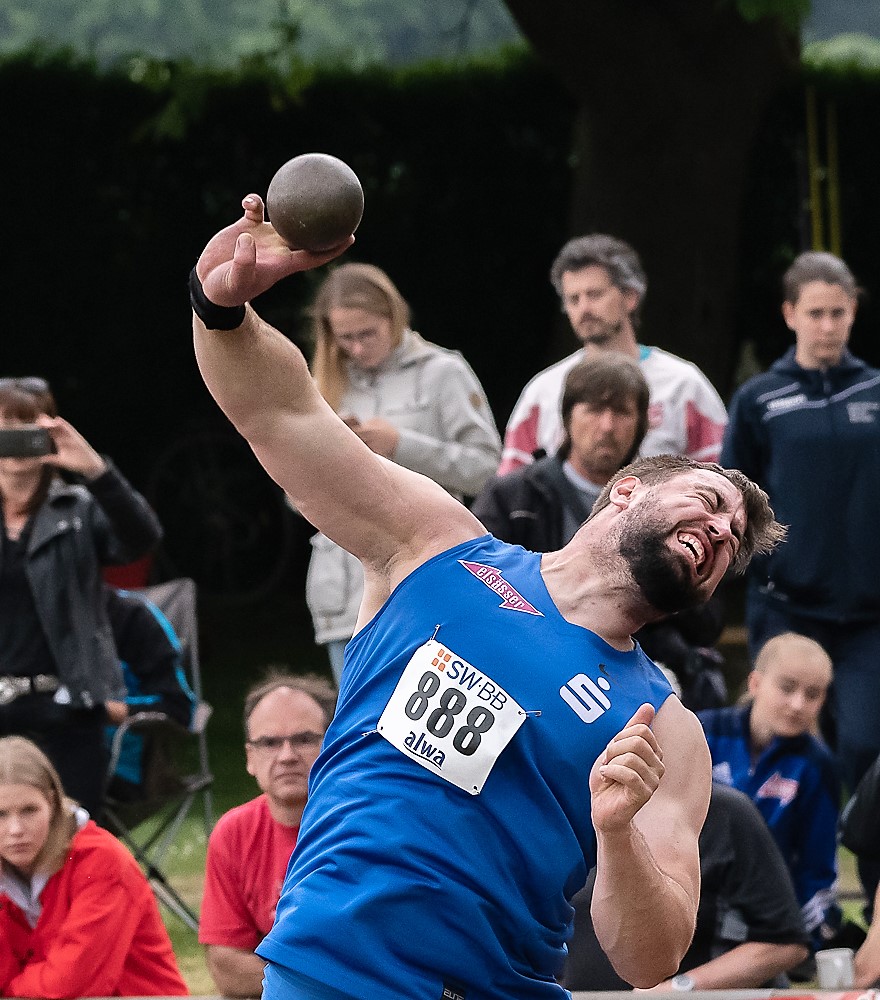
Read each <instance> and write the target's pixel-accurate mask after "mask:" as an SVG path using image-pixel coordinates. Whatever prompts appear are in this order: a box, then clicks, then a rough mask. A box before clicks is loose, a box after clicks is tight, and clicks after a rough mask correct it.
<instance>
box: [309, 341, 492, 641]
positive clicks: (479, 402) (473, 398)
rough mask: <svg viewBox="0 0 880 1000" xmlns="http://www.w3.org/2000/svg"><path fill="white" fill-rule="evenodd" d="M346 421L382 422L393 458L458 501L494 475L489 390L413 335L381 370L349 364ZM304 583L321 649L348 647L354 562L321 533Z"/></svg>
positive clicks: (358, 574)
mask: <svg viewBox="0 0 880 1000" xmlns="http://www.w3.org/2000/svg"><path fill="white" fill-rule="evenodd" d="M348 379H349V384H348V388H347V390H346V392H345V395H344V396H343V398H342V401H341V403H340V406H339V414H340V416H343V417H347V416H354V417H357V418H358V419H359V420H369V419H370V418H372V417H381V418H382V419H384V420H387V421H388V422H389V423H391V424H393V425H394V426H395V427H396V428H397V430H398V431H399V433H400V440H399V442H398V444H397V448H396V450H395V452H394V455H393V456H392V458H393V460H394V461H395V462H396V463H397V464H398V465H402V466H404V467H405V468H407V469H412V470H413V471H415V472H421V473H422V474H423V475H425V476H428V477H429V478H430V479H433V480H434V481H435V482H437V483H439V484H440V485H441V486H443V487H444V488H445V489H447V490H449V492H450V493H452V494H454V495H455V496H457V497H459V498H462V497H473V496H476V494H477V493H479V492H480V490H481V489H482V488H483V486H484V484H485V483H486V481H487V480H488V479H489V478H490V477H491V476H492V475H494V474H495V470H496V469H497V467H498V461H499V458H500V456H501V438H500V437H499V434H498V430H497V428H496V426H495V421H494V419H493V417H492V411H491V410H490V409H489V403H488V400H487V399H486V394H485V392H484V391H483V387H482V386H481V385H480V382H479V380H478V379H477V376H476V375H475V374H474V372H473V370H472V369H471V367H470V366H469V365H468V363H467V362H466V361H465V360H464V358H463V357H462V355H461V354H460V353H459V352H458V351H451V350H448V349H447V348H444V347H438V346H437V345H436V344H431V343H429V342H428V341H426V340H423V339H422V338H421V337H420V336H419V335H418V334H417V333H415V332H414V331H412V330H406V331H404V335H403V339H402V341H401V343H400V345H399V346H398V347H397V348H396V349H395V350H394V351H393V353H392V354H391V356H390V357H389V358H388V360H387V361H386V362H385V363H384V364H383V365H381V366H380V367H379V368H378V369H376V370H375V371H364V370H363V369H360V368H358V367H356V366H355V365H353V364H351V363H349V366H348ZM311 542H312V558H311V560H310V562H309V570H308V576H307V578H306V602H307V603H308V606H309V611H310V612H311V615H312V622H313V624H314V628H315V641H316V642H318V643H321V644H323V643H328V642H334V641H336V640H339V639H345V640H348V639H350V638H351V635H352V633H353V632H354V627H355V623H356V621H357V615H358V610H359V608H360V603H361V597H362V596H363V572H362V570H361V565H360V563H359V562H358V560H357V559H355V558H354V556H352V555H350V554H349V553H348V552H346V551H345V550H344V549H341V548H340V547H339V546H338V545H336V544H335V543H334V542H331V541H330V539H329V538H327V537H326V536H324V535H322V534H320V533H318V534H316V535H314V537H313V538H312V540H311Z"/></svg>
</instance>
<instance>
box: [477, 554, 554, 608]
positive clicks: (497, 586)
mask: <svg viewBox="0 0 880 1000" xmlns="http://www.w3.org/2000/svg"><path fill="white" fill-rule="evenodd" d="M458 561H459V562H460V563H461V565H462V566H464V568H465V569H466V570H467V571H468V573H473V575H474V576H475V577H476V578H477V579H478V580H480V581H481V582H482V583H485V584H486V586H487V587H488V588H489V589H490V590H493V591H494V592H495V593H496V594H497V595H498V596H499V597H501V598H503V601H502V602H501V604H499V607H500V608H505V609H506V610H508V611H522V612H524V613H525V614H527V615H538V616H539V617H540V618H543V617H544V615H543V612H541V611H539V610H538V609H537V608H535V607H532V605H531V604H529V602H528V601H527V600H526V599H525V598H524V597H523V596H522V594H519V593H517V591H516V590H515V589H514V588H513V587H511V586H510V584H509V583H508V582H507V581H506V580H505V579H504V577H503V576H502V575H501V571H500V570H497V569H495V567H494V566H484V565H483V563H476V562H467V561H466V560H464V559H459V560H458Z"/></svg>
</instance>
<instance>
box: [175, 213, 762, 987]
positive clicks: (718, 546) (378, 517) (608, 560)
mask: <svg viewBox="0 0 880 1000" xmlns="http://www.w3.org/2000/svg"><path fill="white" fill-rule="evenodd" d="M243 205H244V209H245V212H244V216H243V217H242V218H241V219H239V221H238V222H236V223H235V224H234V225H232V226H230V227H228V228H227V229H225V230H223V231H222V232H221V233H219V234H218V235H217V236H215V237H214V238H213V239H212V240H211V241H210V242H209V243H208V245H207V247H206V248H205V250H204V251H203V253H202V255H201V257H200V259H199V261H198V264H197V267H196V270H195V273H194V275H193V276H192V278H191V285H190V287H191V292H192V300H193V305H194V311H195V318H194V323H193V326H194V332H195V345H196V354H197V358H198V362H199V366H200V368H201V371H202V375H203V377H204V379H205V382H206V384H207V385H208V387H209V389H210V391H211V393H212V394H213V395H214V397H215V399H216V400H217V402H218V403H219V404H220V406H221V407H222V409H223V410H224V411H225V413H226V414H227V416H228V417H229V418H230V419H231V420H232V422H233V423H234V424H235V426H236V427H237V428H238V430H239V431H240V432H241V433H242V434H243V435H244V436H245V438H247V440H248V441H249V442H250V444H251V446H252V447H253V449H254V451H255V453H256V454H257V456H258V458H259V460H260V461H261V462H262V464H263V466H264V467H265V468H266V470H267V471H268V472H269V474H270V475H271V476H272V477H273V478H274V479H275V480H276V481H277V482H278V483H279V484H280V485H281V486H282V487H283V488H284V489H285V490H286V491H287V492H288V493H289V494H290V496H291V498H292V501H293V502H294V503H295V505H296V507H297V508H298V509H299V510H300V511H301V512H302V513H303V514H304V515H305V516H306V517H308V519H309V520H310V521H312V523H313V524H314V525H315V526H316V527H318V528H320V530H321V531H323V532H324V533H325V534H326V535H328V536H329V537H330V538H332V539H333V540H334V541H336V542H338V543H339V544H341V545H343V546H344V547H345V548H347V549H350V550H351V551H352V552H353V553H354V554H355V555H356V556H357V557H358V558H359V559H360V560H361V561H362V563H363V565H364V573H365V581H366V588H365V593H364V601H363V606H362V608H361V614H360V620H359V622H358V630H357V632H356V634H355V636H354V638H353V639H352V640H351V642H350V643H349V645H348V647H347V649H346V667H345V674H344V679H343V685H342V691H341V692H340V698H339V707H338V710H337V713H336V716H335V718H334V719H333V722H332V723H331V724H330V727H329V729H328V730H327V734H326V737H325V741H324V746H323V749H322V752H321V754H320V756H319V757H318V760H317V761H316V763H315V766H314V768H313V770H312V781H311V789H310V798H309V802H308V804H307V806H306V809H305V813H304V815H303V821H302V827H301V830H300V836H299V841H298V845H297V849H296V852H295V854H294V857H293V860H292V863H291V867H290V869H289V871H288V873H287V879H286V881H285V885H284V889H283V891H282V895H281V899H280V901H279V904H278V910H277V916H276V921H275V926H274V928H273V929H272V931H271V933H270V934H269V936H268V937H267V938H266V939H265V941H264V942H263V943H262V944H261V945H260V947H259V949H258V952H259V954H260V955H261V956H262V957H263V958H265V959H266V960H267V961H268V963H269V964H268V966H267V969H266V982H265V992H264V996H265V997H266V998H267V1000H280V998H282V997H283V998H285V1000H290V998H312V1000H313V998H321V1000H334V998H335V1000H339V998H342V1000H351V998H355V1000H365V998H376V1000H379V998H382V1000H442V998H445V1000H489V998H492V1000H497V998H500V997H511V998H513V997H516V998H517V1000H532V998H534V1000H540V998H547V1000H551V998H554V997H555V998H561V997H564V996H565V991H564V990H563V989H562V988H561V987H560V986H558V985H557V984H556V982H555V979H554V976H555V974H556V973H557V972H558V971H559V969H560V968H561V965H562V961H563V959H564V955H565V941H566V938H567V936H568V934H569V926H570V920H571V913H572V911H571V907H570V906H569V904H568V899H569V897H570V896H571V895H572V894H573V893H574V892H575V891H576V890H577V889H578V888H580V886H581V885H582V884H583V883H584V880H585V877H586V874H587V871H588V869H589V868H590V867H591V866H592V864H593V863H594V862H595V863H596V864H597V878H596V888H595V893H594V902H593V919H594V923H595V928H596V934H597V936H598V938H599V941H600V943H601V944H602V946H603V948H604V949H605V951H606V952H607V953H608V955H609V957H610V959H611V961H612V963H613V964H614V967H615V968H616V969H617V971H618V972H619V973H620V975H622V976H623V977H624V978H625V979H626V980H628V981H629V982H631V983H633V984H635V985H637V986H651V985H653V984H655V983H657V982H659V981H660V980H662V979H664V978H666V977H668V976H669V975H671V974H672V973H673V972H674V971H675V970H676V969H677V967H678V964H679V962H680V960H681V957H682V955H683V954H684V952H685V950H686V949H687V947H688V944H689V942H690V939H691V935H692V933H693V928H694V920H695V914H696V908H697V900H698V896H699V864H698V856H697V836H698V834H699V831H700V827H701V825H702V822H703V818H704V816H705V814H706V807H707V802H708V796H709V783H710V773H709V758H708V753H707V749H706V743H705V740H704V738H703V736H702V734H701V731H700V726H699V724H698V723H697V722H696V720H695V718H694V717H693V716H692V715H691V714H690V713H689V712H687V711H686V710H685V709H684V708H683V707H682V706H681V704H680V703H679V702H678V701H677V700H676V698H675V697H671V696H670V690H669V687H668V686H667V684H666V682H665V680H664V679H663V677H662V675H661V674H660V673H659V671H657V670H656V668H655V667H654V666H653V665H652V664H651V663H650V661H648V660H647V659H646V658H645V656H644V655H643V654H642V653H641V651H640V650H639V649H638V648H637V647H634V645H633V643H632V641H631V639H630V634H631V633H632V632H633V631H634V630H636V629H637V628H639V627H640V626H641V625H642V624H644V623H645V622H647V621H651V620H655V619H658V618H660V617H662V616H663V615H665V614H668V613H670V612H673V611H676V610H678V609H680V608H683V607H687V606H691V605H693V604H696V603H699V602H701V601H704V600H706V599H707V598H708V597H709V596H710V595H711V594H712V592H713V591H714V589H715V587H716V585H717V584H718V582H719V581H720V580H721V578H722V577H723V576H724V574H725V572H726V571H727V569H728V567H729V566H731V565H733V566H735V567H736V568H737V569H742V568H743V567H744V566H745V564H746V563H747V562H748V560H749V557H750V556H751V555H752V553H753V552H754V551H756V550H758V551H763V550H765V549H767V548H769V547H770V546H772V545H773V543H774V542H775V541H776V540H778V538H779V537H780V536H781V529H780V528H779V526H778V525H777V524H776V522H775V521H774V519H773V514H772V511H771V510H770V509H769V507H768V505H767V500H766V497H765V496H764V494H763V493H762V492H761V491H760V490H759V489H758V488H757V487H755V486H754V485H753V484H752V483H750V482H749V481H748V480H747V479H745V478H744V477H742V476H741V475H740V474H739V473H736V472H730V471H724V470H721V469H720V468H718V467H717V466H708V465H697V464H695V463H693V462H691V461H690V460H689V459H684V458H669V457H661V458H654V459H645V460H642V461H639V462H638V463H637V464H636V465H633V466H630V467H629V468H627V469H624V470H622V472H621V473H620V474H618V475H617V476H616V477H615V478H614V481H613V482H612V483H610V484H609V486H608V487H607V488H606V490H605V492H604V493H603V495H602V496H601V497H600V498H599V500H598V501H597V504H596V511H595V513H594V514H593V515H592V517H591V518H590V520H589V521H588V522H587V523H586V525H585V526H584V527H583V528H582V529H581V530H580V531H579V532H578V533H577V534H576V535H575V536H574V538H573V539H572V541H571V542H569V544H568V545H566V547H565V548H563V549H561V550H560V551H557V552H551V553H547V554H544V555H540V554H537V553H530V552H527V551H525V550H524V549H520V548H517V547H514V546H510V545H507V544H506V543H503V542H499V541H498V540H496V539H495V538H493V537H492V536H491V535H487V534H486V533H485V532H484V529H483V527H482V525H481V524H480V523H479V521H477V519H476V518H475V517H474V516H473V515H472V514H471V513H470V512H469V511H468V510H467V509H466V508H465V507H463V506H461V505H460V504H459V503H457V502H456V501H455V500H453V499H452V498H451V497H450V495H449V494H448V493H447V492H446V491H445V490H443V489H442V488H441V487H439V486H437V485H436V484H435V483H433V482H431V481H430V480H428V479H425V478H424V477H422V476H420V475H418V474H416V473H414V472H411V471H409V470H407V469H405V468H403V467H402V466H400V465H395V464H393V463H392V462H389V461H386V460H385V459H383V458H381V457H379V456H377V455H375V454H374V453H373V452H371V451H370V450H369V449H368V448H367V447H366V445H364V444H363V443H362V442H361V441H360V440H359V439H358V438H357V436H356V435H355V434H353V433H352V432H351V431H350V430H349V429H348V428H347V427H346V425H345V424H344V423H343V422H342V421H341V420H340V419H339V418H338V417H337V416H336V415H335V414H334V413H333V412H332V411H331V409H330V408H329V407H328V406H327V404H326V403H325V402H324V400H323V399H322V398H321V396H320V395H319V393H318V392H317V390H316V389H315V387H314V385H313V383H312V380H311V378H310V377H309V373H308V369H307V367H306V363H305V360H304V358H303V357H302V355H301V354H300V352H299V351H298V350H297V349H296V348H295V347H294V346H293V345H292V344H291V342H290V341H289V340H287V338H286V337H284V336H283V335H282V334H280V333H279V332H278V331H277V330H275V329H273V328H272V327H270V326H269V325H268V324H267V323H265V322H264V321H263V320H261V319H260V317H259V316H258V315H257V314H256V312H254V310H253V309H252V308H251V307H250V305H247V303H248V302H249V301H250V300H251V299H253V298H254V297H256V296H257V295H259V294H260V293H262V292H264V291H265V290H266V289H268V288H269V287H271V286H272V285H274V284H275V283H276V282H277V281H278V280H279V279H280V278H283V277H285V276H287V275H289V274H293V273H294V272H296V271H301V270H305V269H307V268H311V267H315V266H318V265H320V264H323V263H326V262H327V261H328V260H330V259H331V258H332V257H334V256H336V255H337V254H338V253H341V252H342V251H343V250H344V249H345V248H346V246H347V245H349V244H345V245H343V246H340V247H337V248H335V250H333V251H330V252H327V253H324V254H309V253H307V252H304V251H291V250H290V249H289V248H287V247H286V246H285V245H284V244H283V242H282V241H281V239H280V237H279V236H278V235H277V234H276V233H275V231H274V230H273V229H272V227H271V226H270V225H269V224H268V223H265V222H264V221H263V205H262V202H261V200H260V199H259V198H258V197H257V196H256V195H249V196H248V197H247V198H245V200H244V202H243Z"/></svg>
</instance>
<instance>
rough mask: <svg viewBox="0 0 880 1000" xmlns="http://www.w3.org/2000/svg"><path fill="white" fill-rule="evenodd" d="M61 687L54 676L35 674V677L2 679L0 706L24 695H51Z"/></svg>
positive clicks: (0, 683)
mask: <svg viewBox="0 0 880 1000" xmlns="http://www.w3.org/2000/svg"><path fill="white" fill-rule="evenodd" d="M60 687H61V681H60V680H58V678H57V677H55V676H54V674H35V675H34V676H33V677H0V705H8V704H9V703H10V702H11V701H15V699H16V698H20V697H21V696H22V695H23V694H50V693H51V692H52V691H57V690H58V688H60Z"/></svg>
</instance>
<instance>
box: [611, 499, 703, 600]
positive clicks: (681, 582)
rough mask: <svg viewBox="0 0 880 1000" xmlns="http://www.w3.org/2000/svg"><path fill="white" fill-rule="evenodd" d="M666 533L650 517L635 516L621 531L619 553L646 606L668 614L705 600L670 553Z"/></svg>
mask: <svg viewBox="0 0 880 1000" xmlns="http://www.w3.org/2000/svg"><path fill="white" fill-rule="evenodd" d="M668 534H669V532H668V531H664V530H663V528H662V526H661V525H660V523H659V522H658V521H657V520H656V519H655V518H654V517H652V516H651V515H650V514H645V515H639V514H634V515H632V516H631V517H630V518H629V519H628V521H627V523H626V524H625V525H624V526H623V527H622V528H621V532H620V554H621V556H623V559H624V561H625V562H626V564H627V566H628V567H629V571H630V574H631V575H632V578H633V580H635V582H636V585H637V586H638V588H639V590H640V591H641V592H642V596H643V597H644V599H645V600H646V601H647V602H648V604H650V605H651V607H652V608H655V609H656V610H657V611H660V612H662V613H663V614H667V615H671V614H674V613H675V612H676V611H684V610H685V609H686V608H693V607H696V606H697V605H698V604H702V603H703V602H704V600H705V598H704V597H703V596H702V595H701V594H700V593H699V591H698V590H697V589H696V588H695V587H694V584H693V582H692V581H691V579H690V577H689V575H688V572H687V564H686V563H685V561H684V559H683V558H682V559H676V557H675V555H674V554H673V553H672V552H671V551H670V550H669V547H668V545H667V544H666V539H667V537H668Z"/></svg>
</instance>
